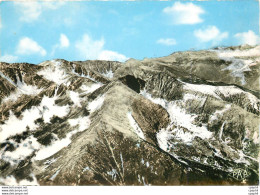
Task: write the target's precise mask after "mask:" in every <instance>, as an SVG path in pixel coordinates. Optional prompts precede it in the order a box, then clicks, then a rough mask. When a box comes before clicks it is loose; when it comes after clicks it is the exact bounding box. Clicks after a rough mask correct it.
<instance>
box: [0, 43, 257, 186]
mask: <svg viewBox="0 0 260 195" xmlns="http://www.w3.org/2000/svg"><path fill="white" fill-rule="evenodd" d="M259 66H260V46H257V47H249V46H240V47H230V48H216V49H214V50H207V51H188V52H178V53H173V54H172V55H170V56H167V57H162V58H155V59H144V60H142V61H138V60H134V59H130V60H128V61H127V62H125V63H120V62H110V61H74V62H69V61H66V60H52V61H45V62H43V63H40V64H38V65H35V64H28V63H13V64H8V63H3V62H2V63H1V64H0V102H1V104H0V113H1V114H0V144H1V149H0V155H1V159H0V173H1V174H0V175H1V176H0V184H2V185H233V184H235V185H251V184H258V182H259V179H258V178H259V105H260V102H259V70H260V69H259Z"/></svg>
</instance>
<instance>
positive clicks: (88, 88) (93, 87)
mask: <svg viewBox="0 0 260 195" xmlns="http://www.w3.org/2000/svg"><path fill="white" fill-rule="evenodd" d="M102 86H103V84H102V83H94V84H92V85H91V86H86V85H82V86H81V87H80V89H81V90H82V91H83V92H82V93H81V94H89V93H92V92H93V91H95V90H97V89H98V88H100V87H102Z"/></svg>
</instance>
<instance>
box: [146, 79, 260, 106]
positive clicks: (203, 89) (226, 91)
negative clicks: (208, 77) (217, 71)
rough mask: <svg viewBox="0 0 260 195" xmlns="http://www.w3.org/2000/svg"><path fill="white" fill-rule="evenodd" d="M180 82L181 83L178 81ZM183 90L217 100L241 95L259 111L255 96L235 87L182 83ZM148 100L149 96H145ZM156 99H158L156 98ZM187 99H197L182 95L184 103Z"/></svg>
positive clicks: (190, 95)
mask: <svg viewBox="0 0 260 195" xmlns="http://www.w3.org/2000/svg"><path fill="white" fill-rule="evenodd" d="M180 82H182V81H180ZM182 83H183V84H184V85H183V89H185V90H189V91H194V92H199V93H202V94H207V95H211V96H213V97H215V98H217V99H222V98H221V95H223V96H224V97H225V98H228V97H231V96H233V95H237V94H242V95H244V96H245V97H246V98H247V99H248V101H249V102H250V104H251V105H252V107H253V108H254V109H256V110H259V106H258V104H259V100H258V98H257V97H256V96H254V95H253V94H251V93H249V92H245V91H243V90H242V89H240V88H238V87H236V86H211V85H204V84H190V83H184V82H182ZM147 97H148V99H149V97H150V96H149V95H147ZM157 99H158V98H157ZM157 99H155V100H154V101H155V102H158V101H159V100H157ZM188 99H198V97H196V96H195V95H192V94H190V93H187V94H185V95H184V101H187V100H188Z"/></svg>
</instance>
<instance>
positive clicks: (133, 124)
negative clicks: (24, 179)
mask: <svg viewBox="0 0 260 195" xmlns="http://www.w3.org/2000/svg"><path fill="white" fill-rule="evenodd" d="M127 118H128V120H129V122H130V125H131V127H132V128H133V129H134V131H135V133H136V134H137V135H138V137H140V138H142V139H145V137H144V133H143V131H142V129H141V128H140V127H139V125H138V124H137V122H136V121H135V119H134V118H133V116H132V113H131V112H128V113H127Z"/></svg>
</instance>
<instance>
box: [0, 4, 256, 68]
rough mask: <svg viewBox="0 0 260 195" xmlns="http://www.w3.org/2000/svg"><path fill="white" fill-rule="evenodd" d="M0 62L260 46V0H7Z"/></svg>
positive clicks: (0, 10)
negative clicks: (245, 45) (20, 0)
mask: <svg viewBox="0 0 260 195" xmlns="http://www.w3.org/2000/svg"><path fill="white" fill-rule="evenodd" d="M0 15H1V20H0V61H4V62H10V63H13V62H28V63H34V64H38V63H41V62H43V61H45V60H52V59H65V60H70V61H73V60H77V61H78V60H81V61H82V60H94V59H99V60H116V61H122V62H124V61H126V60H127V59H129V58H135V59H140V60H141V59H144V58H153V57H162V56H167V55H170V54H171V53H173V52H176V51H185V50H202V49H210V48H214V47H217V46H235V45H241V44H249V45H257V44H260V35H259V2H258V1H257V0H237V1H235V0H234V1H74V2H72V1H30V2H28V1H27V2H24V1H23V2H17V1H16V2H13V1H4V2H3V1H0Z"/></svg>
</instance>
